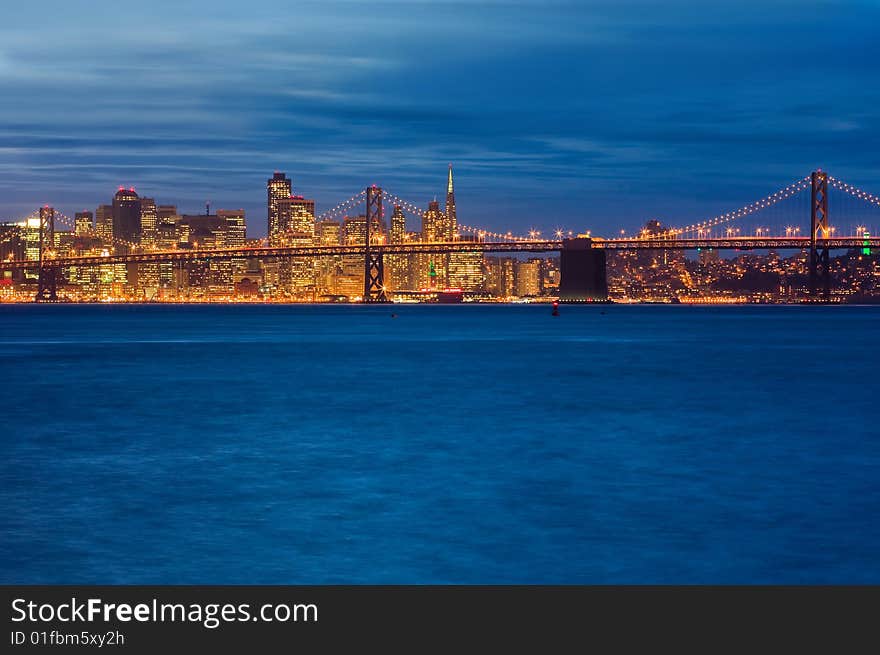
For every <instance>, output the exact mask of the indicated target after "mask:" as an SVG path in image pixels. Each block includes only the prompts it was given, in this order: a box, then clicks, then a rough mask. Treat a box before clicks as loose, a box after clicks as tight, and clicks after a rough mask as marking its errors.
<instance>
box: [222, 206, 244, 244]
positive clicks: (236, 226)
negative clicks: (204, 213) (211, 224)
mask: <svg viewBox="0 0 880 655" xmlns="http://www.w3.org/2000/svg"><path fill="white" fill-rule="evenodd" d="M217 216H219V217H220V218H222V219H223V220H224V221H225V223H226V236H225V239H224V243H225V244H226V246H225V247H227V248H243V247H244V246H245V242H246V241H247V225H246V223H245V215H244V210H243V209H218V210H217Z"/></svg>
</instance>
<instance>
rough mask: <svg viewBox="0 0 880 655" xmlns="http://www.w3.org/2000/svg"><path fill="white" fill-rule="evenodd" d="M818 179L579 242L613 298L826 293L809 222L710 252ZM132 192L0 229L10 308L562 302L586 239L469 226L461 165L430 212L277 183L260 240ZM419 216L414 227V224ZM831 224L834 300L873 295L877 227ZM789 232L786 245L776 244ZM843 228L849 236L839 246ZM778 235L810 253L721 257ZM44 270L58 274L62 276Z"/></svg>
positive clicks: (222, 216) (363, 194) (241, 223)
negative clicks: (736, 288)
mask: <svg viewBox="0 0 880 655" xmlns="http://www.w3.org/2000/svg"><path fill="white" fill-rule="evenodd" d="M827 179H828V182H829V187H830V188H833V189H838V190H842V191H844V192H846V193H848V194H849V195H852V196H854V197H857V198H859V199H861V200H863V201H865V202H866V203H868V204H869V205H877V204H878V203H876V202H875V200H876V198H877V197H876V196H873V195H871V194H868V193H866V192H864V191H861V190H859V189H856V188H855V187H852V186H851V185H848V184H846V183H843V182H840V181H839V180H836V179H834V178H832V177H830V176H829V177H828V178H827ZM810 180H811V178H810V177H806V178H803V179H802V180H799V181H798V182H796V183H794V184H792V185H789V186H788V187H785V188H783V189H780V190H779V191H777V192H775V193H773V194H771V195H769V196H767V197H766V198H763V199H762V200H759V201H756V202H755V203H752V204H750V205H746V206H744V207H743V208H741V209H740V210H737V211H735V212H727V213H725V214H721V215H718V216H717V217H715V218H714V219H707V220H705V221H700V222H698V223H695V224H692V225H690V226H687V227H677V226H665V225H663V224H662V223H661V222H660V221H659V220H651V221H648V222H647V224H646V226H645V227H644V228H641V229H640V230H639V231H637V232H636V233H635V234H636V236H635V237H630V238H627V237H626V235H627V230H626V229H620V230H619V237H618V238H616V239H601V238H598V237H593V236H592V233H591V231H590V230H586V231H581V232H579V233H578V237H579V238H582V239H585V240H586V239H589V240H590V245H588V246H587V248H588V250H589V249H596V248H601V249H604V250H605V251H606V253H607V256H606V259H607V266H606V268H607V273H606V275H607V278H608V279H607V282H608V291H607V295H608V297H611V298H613V299H616V300H620V301H623V300H632V299H636V300H640V299H641V300H645V299H656V298H667V299H668V298H670V297H676V298H680V299H681V300H682V302H684V299H688V300H689V301H695V300H694V299H696V298H724V297H726V296H724V294H723V293H721V292H719V291H718V290H716V289H713V288H710V287H707V286H705V285H706V284H707V283H708V282H706V281H705V280H708V281H709V282H711V281H712V280H717V279H720V278H727V279H731V280H739V279H742V278H743V276H744V275H745V273H746V272H748V271H749V270H756V271H759V272H761V273H762V274H768V273H769V274H772V275H776V276H779V279H780V280H781V282H780V283H779V284H777V285H774V286H773V288H775V289H777V291H776V292H774V293H776V294H777V295H773V293H771V292H770V291H764V292H762V295H759V296H752V295H748V294H747V295H740V296H737V297H746V298H750V299H751V301H761V302H766V301H777V300H780V299H783V298H785V299H791V298H792V297H794V298H798V297H799V298H811V297H812V296H811V294H812V293H814V292H813V291H811V290H810V289H808V288H806V287H804V286H803V285H804V283H803V282H799V283H796V284H792V283H786V282H785V280H787V279H789V277H791V278H792V279H798V280H804V279H807V277H808V275H807V272H808V271H807V270H806V268H805V267H809V266H810V261H811V259H810V257H809V256H808V255H809V252H808V250H809V248H810V247H811V246H810V241H809V239H801V238H800V235H801V226H798V225H795V224H789V225H787V226H785V227H784V228H782V227H779V228H769V227H766V225H758V226H753V227H749V226H748V225H747V224H746V223H743V222H742V221H739V222H738V224H737V225H732V224H728V225H726V226H725V227H724V228H723V234H724V236H725V237H726V238H727V239H736V242H735V243H734V244H732V245H731V244H728V245H727V246H725V245H723V243H720V242H719V243H717V244H716V245H714V246H713V244H712V242H713V241H716V240H717V237H715V238H714V239H713V237H712V236H711V235H712V233H713V227H715V225H716V224H717V223H721V222H726V221H733V220H735V219H742V218H743V217H745V216H746V215H749V214H751V213H755V212H756V211H758V210H759V209H765V208H767V207H771V206H773V205H775V204H776V203H778V202H780V201H781V200H783V199H785V198H787V197H791V196H792V195H793V194H795V193H798V192H800V191H804V190H807V189H809V188H810ZM134 189H135V187H134V186H128V187H119V189H118V191H117V192H116V195H115V196H114V199H113V204H112V205H110V204H107V205H100V206H99V207H98V208H97V210H96V211H94V212H92V211H90V210H83V211H80V212H77V214H76V217H75V218H71V217H69V216H67V215H66V214H64V213H63V212H61V211H58V210H56V209H54V208H53V207H51V206H50V205H48V204H45V205H43V206H42V207H41V208H40V209H39V211H38V212H35V213H34V214H32V215H31V216H28V217H26V218H24V219H22V220H19V221H13V222H10V223H7V224H0V262H2V264H0V280H2V281H3V284H4V287H3V291H2V297H0V300H19V301H20V300H28V299H32V298H33V297H34V294H35V291H34V290H35V286H37V285H39V287H40V289H41V290H43V288H44V287H46V288H47V289H48V287H47V285H48V284H49V282H50V281H51V289H49V290H48V291H47V293H50V294H51V295H52V297H53V298H54V297H55V295H54V294H57V297H58V298H59V299H64V300H73V301H89V300H92V301H96V300H101V301H136V300H140V301H143V300H149V301H167V302H178V301H185V302H237V301H241V300H244V301H261V302H320V301H332V302H337V301H338V300H339V299H340V298H341V299H347V300H349V301H355V300H358V299H361V298H365V297H367V298H368V299H370V300H375V299H376V298H373V296H374V295H376V294H378V295H379V296H381V299H382V300H392V299H393V300H395V301H400V302H414V301H419V300H421V301H435V302H436V301H438V298H439V297H438V296H437V295H436V294H437V292H438V290H440V291H442V292H444V293H445V290H455V289H461V293H462V294H464V295H465V296H467V299H468V300H474V299H476V300H480V301H488V300H498V299H505V298H519V297H526V298H529V299H535V298H539V297H546V298H553V297H554V294H557V293H559V292H560V288H561V286H560V285H561V273H560V270H561V269H560V265H561V259H560V255H559V252H560V250H561V249H563V248H564V247H563V244H562V243H561V242H562V240H563V237H565V236H566V235H567V236H568V237H569V238H573V237H574V231H573V230H568V231H565V230H563V229H562V228H560V227H557V228H555V229H554V230H553V231H552V235H553V238H554V239H555V240H553V241H542V240H541V239H542V237H541V235H542V232H541V230H540V229H538V228H537V227H533V228H530V229H529V230H528V231H527V233H526V236H518V235H515V234H514V232H512V231H511V230H506V231H504V230H496V231H493V230H489V229H487V228H485V227H477V226H472V225H464V224H461V223H459V222H458V220H457V212H456V207H455V200H454V189H453V186H452V178H451V170H450V175H449V180H448V190H447V198H446V205H445V207H441V206H440V204H439V203H438V202H437V201H432V202H429V203H427V208H420V207H418V206H417V205H416V204H415V203H412V202H408V201H406V200H404V199H401V198H399V197H398V196H396V195H394V194H392V193H391V192H389V191H388V190H387V189H382V188H381V187H380V186H379V185H372V186H371V187H369V189H365V190H362V191H359V192H358V193H356V194H354V195H352V196H350V197H349V198H347V199H346V200H344V201H343V202H341V203H339V204H337V205H335V206H334V207H332V208H331V209H330V210H327V211H325V212H323V213H317V212H316V211H315V203H314V201H313V200H310V199H308V198H306V197H305V196H304V195H303V194H302V193H299V192H296V193H295V192H294V190H293V189H292V187H291V182H290V179H289V178H287V176H286V175H284V174H283V173H280V172H276V173H275V176H274V177H273V178H272V179H270V180H269V181H268V183H267V189H269V190H270V192H271V191H272V190H273V189H275V190H276V191H277V193H275V195H274V196H273V195H272V194H271V193H270V200H269V205H268V213H269V226H268V227H269V230H268V232H269V234H268V237H260V238H258V239H247V238H246V221H245V215H244V211H243V210H228V211H227V210H222V209H218V210H216V212H215V213H211V208H210V205H208V206H206V208H205V209H204V211H203V213H198V214H185V213H182V212H178V210H177V208H176V207H174V206H168V205H157V204H156V203H155V202H154V201H153V199H151V198H141V197H139V196H138V195H137V194H136V192H135V190H134ZM370 194H373V195H374V196H375V195H376V194H378V195H379V196H382V197H383V198H384V203H379V204H378V205H377V206H376V207H375V208H374V209H373V210H371V211H372V212H373V213H372V216H373V219H371V221H369V223H368V221H367V219H366V214H365V211H366V203H367V200H368V197H369V196H370ZM272 198H274V200H273V199H272ZM389 203H390V204H391V205H392V206H393V207H394V212H393V215H392V216H391V221H390V224H389V223H386V219H387V216H388V214H387V213H386V211H385V206H384V205H385V204H389ZM160 209H161V211H160ZM407 220H409V221H410V223H409V227H410V228H412V227H416V229H415V230H413V229H408V226H407ZM838 220H840V219H838ZM413 221H415V225H414V224H413ZM368 224H369V226H371V229H370V234H371V238H370V244H371V247H373V248H375V249H377V250H376V252H377V253H378V254H379V255H380V257H381V259H384V276H383V269H382V268H381V266H379V265H376V266H374V268H373V269H372V270H373V275H374V276H375V278H376V279H375V280H374V281H373V282H370V285H371V286H369V287H365V280H366V278H365V277H364V259H363V257H364V250H363V248H364V241H365V237H366V233H367V227H368ZM117 227H119V228H120V229H118V230H117V229H114V228H117ZM418 228H421V229H418ZM819 228H820V230H819V232H818V236H820V237H823V238H828V239H832V240H833V241H834V243H833V244H831V247H832V248H838V249H848V250H849V252H852V253H858V255H859V261H860V262H864V267H866V268H864V270H861V269H859V270H858V271H853V270H850V269H849V268H847V267H846V265H845V264H844V263H835V264H834V266H833V270H832V271H831V272H830V274H831V275H833V276H836V279H838V282H836V283H835V286H836V288H837V289H838V291H836V293H837V294H838V297H844V296H845V295H846V294H847V293H849V294H850V295H852V294H854V293H855V292H854V291H852V289H861V288H863V287H865V286H866V284H867V283H865V282H864V280H865V279H869V278H871V276H874V268H872V266H874V260H873V259H870V257H871V252H872V247H873V248H875V249H876V247H877V245H878V244H877V243H876V241H877V240H876V238H874V239H872V238H871V237H870V233H869V231H868V228H867V226H866V225H865V224H863V223H860V224H858V225H857V226H855V227H848V226H846V225H840V224H830V221H829V222H828V224H822V225H819ZM780 232H782V233H784V237H781V236H780V237H776V236H774V235H775V234H776V233H780ZM841 233H843V234H849V235H851V236H849V237H842V238H841V237H839V235H840V234H841ZM743 234H745V235H747V236H742V235H743ZM751 234H754V236H748V235H751ZM777 238H779V239H788V240H789V242H783V241H777V242H776V243H778V246H777V247H778V248H783V249H791V248H792V247H794V248H796V249H801V253H802V254H801V255H793V256H791V257H781V256H779V255H777V254H776V253H775V252H770V253H769V254H767V255H763V254H757V253H756V254H748V255H743V256H742V257H734V258H729V257H720V256H719V254H718V251H719V250H723V249H724V248H725V247H727V248H736V249H745V250H744V251H745V252H748V249H749V248H750V247H751V246H750V245H749V244H750V242H749V240H750V239H759V240H760V241H761V247H762V248H772V247H774V245H773V244H774V240H776V239H777ZM847 239H849V241H848V240H847ZM663 240H675V250H668V249H665V248H669V246H668V245H666V244H662V243H656V242H658V241H660V242H662V241H663ZM695 240H698V242H695ZM707 241H708V243H707ZM655 243H656V245H655ZM657 246H661V247H660V248H657ZM567 247H568V246H565V248H567ZM821 247H825V246H821ZM386 248H388V249H389V250H387V251H385V249H386ZM686 250H694V251H695V252H697V253H698V258H697V259H688V258H686V257H683V255H682V254H681V252H683V251H686ZM875 251H876V250H875ZM832 261H834V262H844V261H845V259H839V258H837V259H834V260H832ZM47 263H49V264H50V265H49V266H47ZM630 263H631V264H630ZM38 265H39V266H38ZM47 270H51V271H54V273H52V274H51V276H50V275H49V273H47V272H46V271H47ZM707 275H708V276H709V277H705V276H707ZM518 276H519V277H518ZM524 276H527V277H524ZM798 276H799V277H798ZM865 276H868V278H866V277H865ZM704 277H705V280H704ZM44 278H46V279H45V280H44ZM517 279H520V280H521V281H520V282H516V280H517ZM526 279H528V280H530V281H529V282H525V281H524V280H526ZM621 280H625V282H621ZM681 284H683V285H684V287H680V285H681ZM798 285H800V286H798ZM868 286H870V285H868ZM871 288H873V287H871ZM408 289H411V290H413V291H408ZM418 289H427V291H425V292H421V291H417V290H418ZM366 291H369V294H368V295H365V293H366ZM41 293H42V291H41ZM407 294H410V295H407ZM413 294H415V295H413ZM419 294H421V295H419ZM768 294H769V295H768ZM779 294H782V295H779ZM792 294H793V295H792ZM37 295H39V294H37Z"/></svg>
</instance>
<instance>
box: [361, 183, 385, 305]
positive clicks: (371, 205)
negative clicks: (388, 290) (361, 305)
mask: <svg viewBox="0 0 880 655" xmlns="http://www.w3.org/2000/svg"><path fill="white" fill-rule="evenodd" d="M366 205H367V212H366V213H367V216H366V218H367V229H366V244H365V251H364V252H365V258H364V302H368V303H371V302H388V296H387V295H386V294H385V263H384V262H383V261H382V250H373V249H372V247H371V246H372V244H371V243H370V242H371V241H372V238H373V235H372V231H373V221H376V222H377V223H378V222H379V221H380V220H381V219H382V189H381V188H379V187H377V186H376V185H375V184H373V185H372V186H368V187H367V202H366Z"/></svg>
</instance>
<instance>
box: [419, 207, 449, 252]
mask: <svg viewBox="0 0 880 655" xmlns="http://www.w3.org/2000/svg"><path fill="white" fill-rule="evenodd" d="M444 222H445V221H444V217H443V213H442V212H441V211H440V203H439V202H437V201H436V200H432V201H431V202H429V203H428V209H427V210H426V211H425V213H424V214H422V241H428V242H430V241H445V239H444V234H443V227H444V225H443V224H444Z"/></svg>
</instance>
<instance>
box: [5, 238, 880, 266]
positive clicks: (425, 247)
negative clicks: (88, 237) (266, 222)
mask: <svg viewBox="0 0 880 655" xmlns="http://www.w3.org/2000/svg"><path fill="white" fill-rule="evenodd" d="M817 245H818V246H819V247H821V248H824V247H828V248H831V249H849V248H863V247H870V248H880V237H870V238H865V237H838V238H831V239H819V240H818V241H817ZM563 247H564V241H559V240H553V241H549V240H543V241H542V240H535V241H508V242H473V241H452V242H435V243H400V244H385V245H373V246H370V249H371V251H373V252H374V253H377V252H381V253H382V254H384V255H412V254H418V253H450V252H483V253H493V252H497V253H516V252H526V253H541V252H557V251H561V250H562V249H563ZM590 247H592V248H602V249H606V250H699V249H716V250H762V249H774V250H781V249H806V248H809V247H810V239H809V237H731V238H726V239H719V238H715V239H708V238H703V239H672V238H663V237H659V238H650V239H636V238H633V239H592V240H591V241H590ZM365 252H366V250H365V248H364V246H362V245H358V246H288V247H283V248H267V247H257V248H218V249H211V250H172V251H161V252H139V253H130V254H121V255H108V256H94V255H92V256H85V257H58V258H52V259H47V260H45V261H44V263H43V266H45V267H52V268H55V267H67V266H101V265H106V264H127V263H138V264H148V263H158V262H195V261H207V260H224V259H249V258H250V259H269V258H272V257H338V256H346V255H347V256H361V257H363V256H365ZM38 267H39V263H38V262H37V261H35V260H14V261H2V262H0V271H4V270H15V269H33V268H38Z"/></svg>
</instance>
